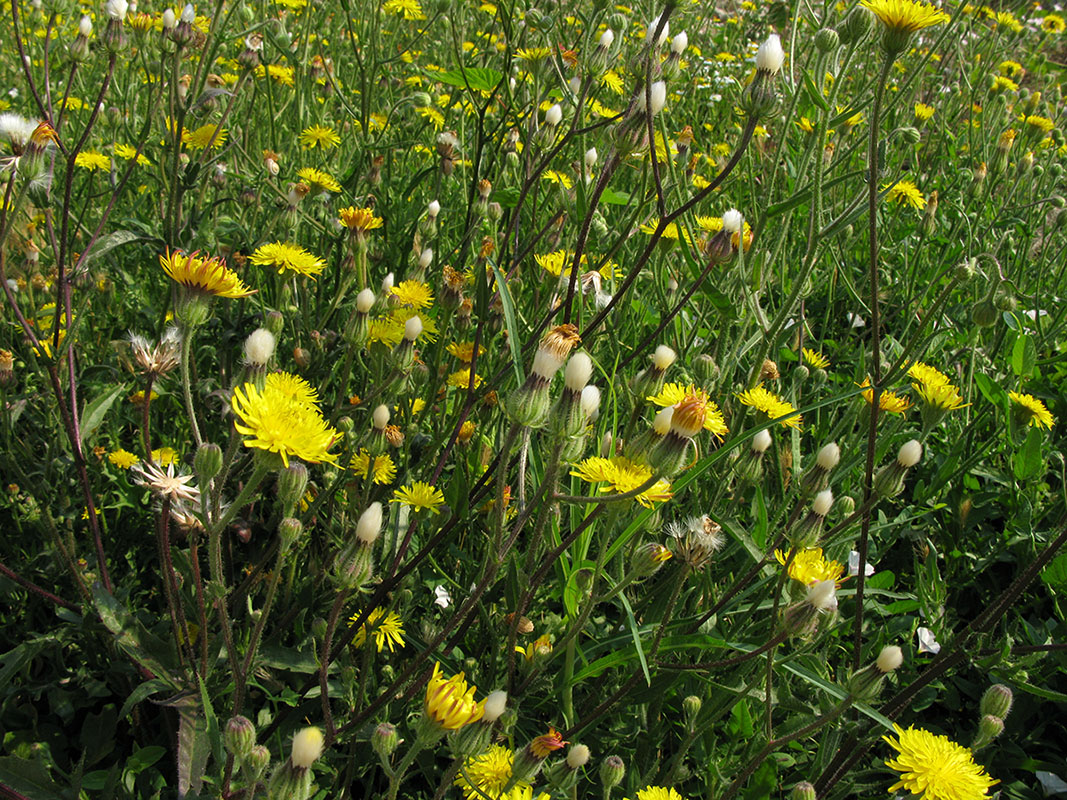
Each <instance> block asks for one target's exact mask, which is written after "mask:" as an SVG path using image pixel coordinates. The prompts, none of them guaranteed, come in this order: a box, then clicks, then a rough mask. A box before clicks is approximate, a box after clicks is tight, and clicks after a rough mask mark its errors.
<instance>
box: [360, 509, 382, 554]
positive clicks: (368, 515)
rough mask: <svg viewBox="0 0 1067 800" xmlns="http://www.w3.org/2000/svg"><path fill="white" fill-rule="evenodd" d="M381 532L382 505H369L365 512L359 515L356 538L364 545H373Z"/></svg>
mask: <svg viewBox="0 0 1067 800" xmlns="http://www.w3.org/2000/svg"><path fill="white" fill-rule="evenodd" d="M381 532H382V504H381V503H377V502H375V503H371V504H370V505H369V506H368V507H367V510H366V511H364V512H363V513H362V514H360V515H359V521H358V522H357V523H356V538H357V539H359V540H360V541H361V542H363V543H364V544H374V542H375V540H376V539H377V538H378V536H379V535H381Z"/></svg>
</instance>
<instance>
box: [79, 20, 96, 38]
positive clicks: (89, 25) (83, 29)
mask: <svg viewBox="0 0 1067 800" xmlns="http://www.w3.org/2000/svg"><path fill="white" fill-rule="evenodd" d="M92 32H93V21H92V20H91V19H89V17H88V16H84V17H82V19H81V22H79V23H78V33H79V34H80V35H82V36H84V37H85V38H86V39H88V38H89V34H91V33H92Z"/></svg>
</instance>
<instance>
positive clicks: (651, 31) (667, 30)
mask: <svg viewBox="0 0 1067 800" xmlns="http://www.w3.org/2000/svg"><path fill="white" fill-rule="evenodd" d="M659 22H660V17H656V18H655V19H654V20H652V21H651V22H650V23H648V30H647V31H646V32H645V41H646V42H648V43H649V44H652V39H653V37H654V36H655V35H656V29H657V28H658V27H659ZM670 35H671V23H670V22H664V23H663V30H662V31H660V34H659V38H658V39H656V47H661V46H662V45H663V43H664V42H665V41H667V37H668V36H670Z"/></svg>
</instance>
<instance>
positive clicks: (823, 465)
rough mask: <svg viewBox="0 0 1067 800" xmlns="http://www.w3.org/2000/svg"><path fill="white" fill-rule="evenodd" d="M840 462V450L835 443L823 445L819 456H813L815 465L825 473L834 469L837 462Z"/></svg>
mask: <svg viewBox="0 0 1067 800" xmlns="http://www.w3.org/2000/svg"><path fill="white" fill-rule="evenodd" d="M840 460H841V448H840V447H838V446H837V442H830V444H825V445H823V447H822V449H821V450H820V451H819V455H817V456H815V463H816V464H818V465H819V469H824V470H826V471H827V472H829V471H830V470H832V469H833V468H834V467H836V466H837V462H838V461H840Z"/></svg>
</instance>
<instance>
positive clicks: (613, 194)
mask: <svg viewBox="0 0 1067 800" xmlns="http://www.w3.org/2000/svg"><path fill="white" fill-rule="evenodd" d="M600 201H601V202H602V203H606V204H607V205H609V206H624V205H626V204H627V203H629V202H630V194H629V193H628V192H620V191H617V190H615V189H605V190H604V192H603V194H601V195H600Z"/></svg>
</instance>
